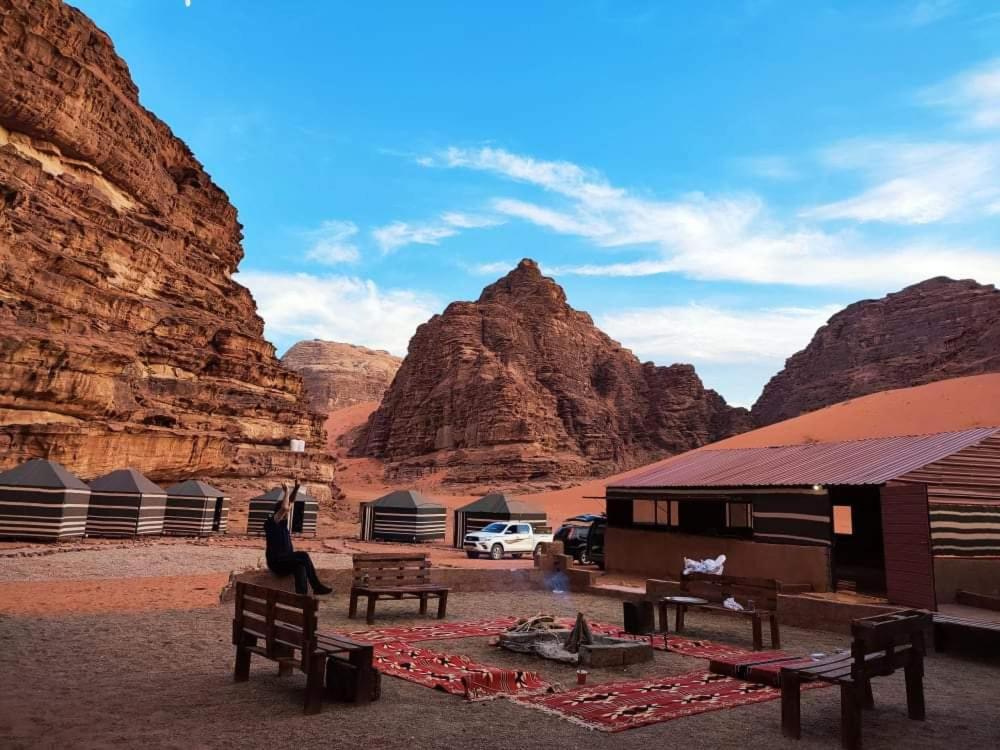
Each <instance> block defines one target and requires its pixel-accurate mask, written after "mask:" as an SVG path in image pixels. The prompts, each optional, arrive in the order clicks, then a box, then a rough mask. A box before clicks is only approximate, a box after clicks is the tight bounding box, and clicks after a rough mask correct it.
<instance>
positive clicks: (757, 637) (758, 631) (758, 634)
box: [752, 612, 764, 651]
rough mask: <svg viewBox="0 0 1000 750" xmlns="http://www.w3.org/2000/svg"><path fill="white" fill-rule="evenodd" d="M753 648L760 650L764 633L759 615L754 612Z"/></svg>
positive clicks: (762, 645) (762, 646)
mask: <svg viewBox="0 0 1000 750" xmlns="http://www.w3.org/2000/svg"><path fill="white" fill-rule="evenodd" d="M752 619H753V650H754V651H760V650H761V649H762V648H764V634H763V632H762V627H761V622H760V615H759V614H757V613H756V612H754V614H753V616H752Z"/></svg>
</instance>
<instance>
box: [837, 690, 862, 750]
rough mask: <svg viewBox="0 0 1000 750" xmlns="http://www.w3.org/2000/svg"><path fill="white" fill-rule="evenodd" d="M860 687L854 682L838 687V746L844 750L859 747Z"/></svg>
mask: <svg viewBox="0 0 1000 750" xmlns="http://www.w3.org/2000/svg"><path fill="white" fill-rule="evenodd" d="M863 690H864V688H863V687H862V685H860V684H858V683H854V682H850V683H845V684H842V685H841V686H840V744H841V745H842V746H843V747H844V748H846V750H858V748H860V747H861V704H862V702H863V699H862V696H861V691H863Z"/></svg>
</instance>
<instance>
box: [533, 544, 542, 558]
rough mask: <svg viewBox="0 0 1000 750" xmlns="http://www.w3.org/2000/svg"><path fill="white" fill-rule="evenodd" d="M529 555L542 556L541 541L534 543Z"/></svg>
mask: <svg viewBox="0 0 1000 750" xmlns="http://www.w3.org/2000/svg"><path fill="white" fill-rule="evenodd" d="M531 556H532V557H541V556H542V543H541V542H539V543H538V544H536V545H535V548H534V549H533V550H531Z"/></svg>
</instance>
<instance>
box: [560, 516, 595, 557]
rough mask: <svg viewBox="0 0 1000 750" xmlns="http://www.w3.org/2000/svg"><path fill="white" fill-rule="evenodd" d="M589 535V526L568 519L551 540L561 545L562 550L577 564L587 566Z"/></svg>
mask: <svg viewBox="0 0 1000 750" xmlns="http://www.w3.org/2000/svg"><path fill="white" fill-rule="evenodd" d="M589 534H590V524H588V523H580V522H579V521H573V520H572V519H570V521H568V522H567V523H564V524H563V525H562V526H560V527H559V531H557V532H556V533H555V536H554V537H553V539H554V540H555V541H557V542H562V543H563V550H564V551H565V553H566V554H567V555H570V556H571V557H572V558H573V559H574V560H576V561H577V562H578V563H582V564H583V565H587V564H589V563H590V556H589V555H588V554H587V536H588V535H589Z"/></svg>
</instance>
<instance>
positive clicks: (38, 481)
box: [0, 458, 90, 490]
mask: <svg viewBox="0 0 1000 750" xmlns="http://www.w3.org/2000/svg"><path fill="white" fill-rule="evenodd" d="M0 486H4V487H39V488H43V489H53V490H89V489H90V488H89V487H88V486H87V485H86V484H84V482H83V481H82V480H80V479H78V478H77V477H75V476H73V475H72V474H71V473H70V472H69V470H68V469H67V468H66V467H65V466H63V465H62V464H57V463H56V462H55V461H48V460H46V459H44V458H33V459H32V460H30V461H26V462H25V463H23V464H21V465H20V466H16V467H14V468H13V469H10V470H8V471H5V472H3V473H2V474H0Z"/></svg>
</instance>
